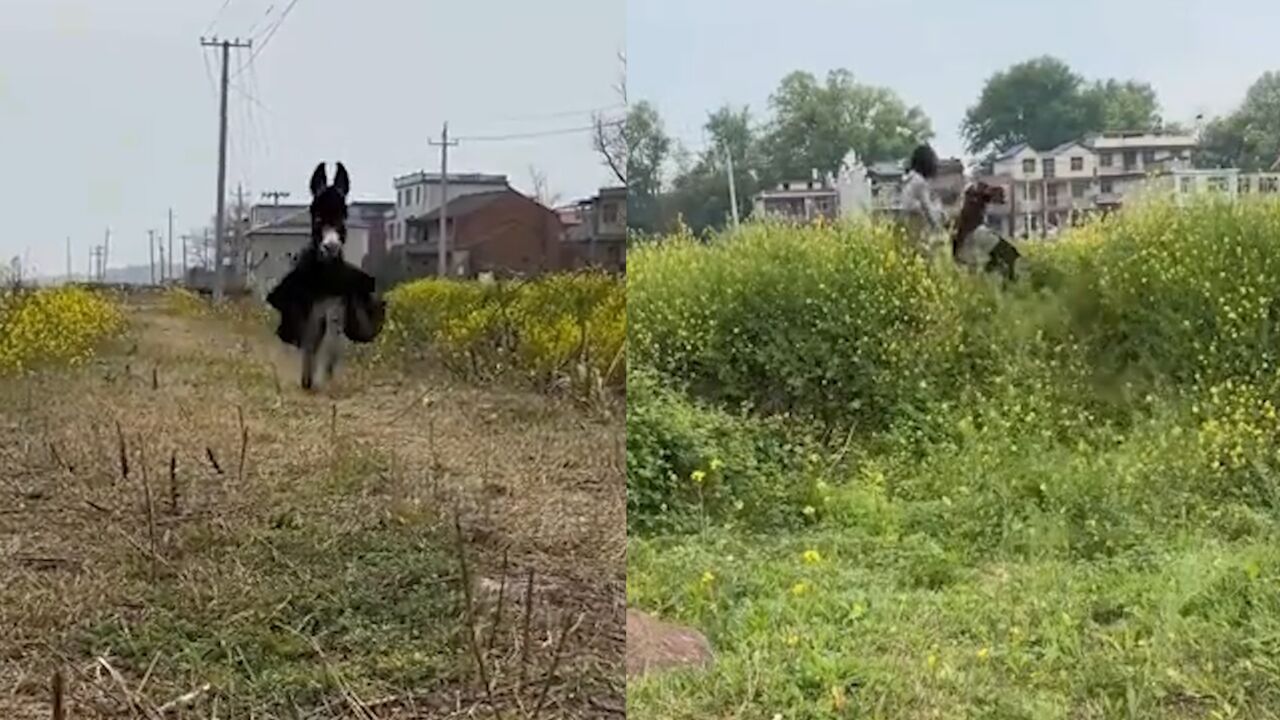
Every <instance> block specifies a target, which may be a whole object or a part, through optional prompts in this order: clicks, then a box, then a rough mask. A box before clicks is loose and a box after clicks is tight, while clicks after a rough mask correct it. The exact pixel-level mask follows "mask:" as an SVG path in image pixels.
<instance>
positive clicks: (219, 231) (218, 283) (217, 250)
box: [200, 38, 253, 302]
mask: <svg viewBox="0 0 1280 720" xmlns="http://www.w3.org/2000/svg"><path fill="white" fill-rule="evenodd" d="M200 45H201V47H220V48H222V92H221V97H220V100H219V102H218V203H217V211H216V212H217V214H216V215H214V218H213V223H214V231H213V235H214V244H213V301H214V302H220V301H221V300H222V242H223V240H224V239H225V235H224V234H223V233H224V231H225V230H226V228H225V226H224V224H223V223H224V221H225V218H224V217H223V216H224V215H225V213H226V211H227V204H226V203H227V197H226V193H227V85H228V84H229V82H230V79H231V77H230V74H229V72H228V70H229V66H230V64H231V48H233V47H235V48H247V47H250V46H252V45H253V41H252V40H249V41H245V42H241V41H240V40H222V41H219V40H218V39H217V38H212V39H209V40H206V39H205V38H200Z"/></svg>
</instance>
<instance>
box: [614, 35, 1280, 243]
mask: <svg viewBox="0 0 1280 720" xmlns="http://www.w3.org/2000/svg"><path fill="white" fill-rule="evenodd" d="M704 128H705V130H706V137H707V141H708V142H707V145H706V147H703V148H699V149H690V148H687V147H685V146H684V145H683V144H682V143H680V142H679V141H678V140H676V139H674V138H672V137H671V136H670V135H668V134H667V131H666V129H665V127H664V124H663V121H662V117H661V113H660V111H659V109H658V108H657V107H655V106H654V105H653V104H652V103H649V102H647V101H641V102H638V103H635V104H633V105H632V106H631V107H630V109H629V112H628V116H627V121H626V126H625V131H624V134H625V144H626V148H627V162H626V168H627V185H628V189H629V193H630V201H629V203H628V224H629V225H630V226H631V228H632V229H633V230H636V231H639V232H641V233H664V232H669V231H671V230H672V229H673V228H674V227H675V226H676V225H677V224H678V223H680V222H683V223H684V224H685V225H687V226H688V227H690V228H691V229H693V230H694V231H696V232H700V231H702V230H705V229H716V228H720V227H722V226H723V225H724V224H725V221H726V219H727V218H728V217H730V215H731V213H730V208H729V195H728V192H727V190H726V185H727V177H728V172H727V163H728V159H729V158H731V159H732V165H733V176H734V181H735V184H736V186H737V201H738V205H739V207H738V211H739V214H740V215H741V216H742V217H746V216H748V215H749V214H750V212H751V199H752V197H753V196H754V195H755V194H756V193H757V192H758V191H759V190H761V189H762V188H768V187H773V186H775V185H776V184H777V183H779V182H781V181H783V180H786V179H799V178H807V177H808V176H809V173H810V172H811V170H814V169H816V170H818V171H819V172H821V173H828V172H835V170H836V169H837V168H838V167H839V164H840V161H841V160H842V159H843V158H844V157H845V156H846V155H847V154H848V152H849V151H851V150H852V151H855V152H857V154H858V157H859V158H860V159H861V161H862V162H863V163H866V164H871V163H875V162H882V161H895V162H896V161H899V160H901V159H902V158H903V157H905V156H906V155H907V153H908V152H909V151H910V149H911V148H912V147H913V146H914V145H915V144H917V143H919V142H922V141H929V140H931V139H932V138H933V136H934V132H933V126H932V123H931V121H930V119H929V117H928V115H927V114H926V113H925V111H924V110H923V109H922V108H921V107H920V106H917V105H910V104H908V102H907V101H905V100H904V99H903V98H901V97H899V96H898V94H897V93H896V92H894V91H893V90H891V89H889V88H884V87H877V86H873V85H867V84H863V83H860V82H858V81H857V80H856V78H855V77H854V75H853V73H852V72H850V71H849V70H846V69H836V70H832V71H831V72H829V73H828V74H827V76H826V78H825V79H821V80H820V79H819V78H817V77H816V76H814V75H813V74H811V73H808V72H793V73H791V74H790V75H787V76H786V77H785V78H783V79H782V81H781V82H780V83H779V85H778V88H777V89H776V90H775V91H774V93H773V94H772V95H771V96H770V98H769V106H768V112H767V114H766V115H764V116H758V115H756V114H755V113H753V111H752V110H751V108H749V107H746V106H737V107H735V106H731V105H725V106H722V107H720V108H718V109H716V110H714V111H712V112H710V113H709V114H708V116H707V122H706V124H705V125H704ZM1157 129H1160V130H1165V131H1182V132H1192V131H1195V130H1196V129H1195V128H1190V127H1187V126H1185V125H1179V124H1178V123H1175V122H1171V121H1169V120H1168V119H1167V118H1165V117H1164V116H1163V115H1162V109H1161V106H1160V102H1159V99H1158V97H1157V95H1156V91H1155V89H1154V88H1153V87H1152V86H1151V85H1150V84H1149V83H1145V82H1141V81H1137V80H1118V79H1114V78H1112V79H1105V80H1093V81H1090V80H1088V79H1086V78H1084V77H1083V76H1082V75H1080V74H1078V73H1076V72H1075V71H1074V70H1072V69H1071V68H1070V67H1069V66H1068V65H1067V64H1066V63H1064V62H1062V61H1061V60H1058V59H1056V58H1053V57H1040V58H1033V59H1031V60H1028V61H1025V62H1021V63H1018V64H1016V65H1013V66H1011V67H1009V68H1007V69H1005V70H1002V71H1000V72H997V73H995V74H994V75H992V76H991V77H989V78H987V80H986V82H985V83H984V85H983V88H982V92H981V94H980V95H979V97H978V99H977V101H976V102H975V103H974V105H973V106H971V107H970V108H969V109H968V111H967V112H966V114H965V118H964V120H963V122H962V123H961V128H960V130H961V135H962V137H963V138H964V140H965V145H966V149H967V150H968V152H969V153H971V154H972V155H974V156H976V157H988V156H991V155H993V154H996V153H999V152H1001V151H1003V150H1006V149H1008V148H1010V147H1012V146H1014V145H1017V144H1018V143H1022V142H1027V143H1029V144H1031V145H1032V146H1034V147H1036V148H1038V149H1047V148H1050V147H1053V146H1055V145H1059V144H1061V143H1063V142H1066V141H1068V140H1071V139H1073V138H1077V137H1080V136H1082V135H1085V134H1087V133H1091V132H1101V131H1109V130H1157ZM1199 131H1200V132H1201V139H1202V145H1201V149H1200V152H1199V154H1198V157H1197V159H1196V162H1197V164H1198V165H1200V166H1203V167H1228V166H1229V167H1238V168H1240V169H1242V170H1245V171H1260V170H1266V169H1268V168H1270V167H1271V166H1272V165H1273V164H1274V163H1275V162H1276V161H1277V160H1280V72H1267V73H1264V74H1263V75H1262V76H1261V77H1260V78H1259V79H1258V80H1257V81H1256V82H1255V83H1254V84H1253V86H1252V87H1250V88H1249V91H1248V92H1247V93H1246V95H1245V98H1244V100H1243V101H1242V103H1241V104H1240V106H1239V107H1238V108H1236V109H1235V110H1234V111H1232V112H1231V113H1229V114H1227V115H1224V116H1221V117H1217V118H1208V119H1205V122H1204V124H1203V126H1202V127H1201V128H1199Z"/></svg>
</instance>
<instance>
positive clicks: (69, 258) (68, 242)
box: [67, 235, 71, 284]
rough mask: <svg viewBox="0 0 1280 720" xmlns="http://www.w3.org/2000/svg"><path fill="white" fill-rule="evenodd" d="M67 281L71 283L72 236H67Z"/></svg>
mask: <svg viewBox="0 0 1280 720" xmlns="http://www.w3.org/2000/svg"><path fill="white" fill-rule="evenodd" d="M67 283H68V284H70V283H71V236H70V235H68V236H67Z"/></svg>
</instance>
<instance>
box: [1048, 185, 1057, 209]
mask: <svg viewBox="0 0 1280 720" xmlns="http://www.w3.org/2000/svg"><path fill="white" fill-rule="evenodd" d="M1048 193H1049V204H1050V205H1057V204H1058V184H1057V183H1053V184H1052V185H1050V186H1049V188H1048Z"/></svg>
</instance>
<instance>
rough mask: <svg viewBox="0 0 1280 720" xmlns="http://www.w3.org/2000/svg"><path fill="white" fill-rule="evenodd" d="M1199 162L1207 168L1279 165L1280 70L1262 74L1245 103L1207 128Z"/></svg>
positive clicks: (1255, 169)
mask: <svg viewBox="0 0 1280 720" xmlns="http://www.w3.org/2000/svg"><path fill="white" fill-rule="evenodd" d="M1201 145H1202V151H1201V158H1200V162H1201V164H1202V165H1204V166H1207V167H1235V168H1240V169H1241V170H1244V171H1246V172H1259V171H1266V170H1270V169H1272V168H1274V167H1276V164H1277V163H1280V71H1269V72H1266V73H1263V74H1262V76H1261V77H1260V78H1258V80H1257V81H1256V82H1255V83H1254V84H1253V85H1252V86H1250V88H1249V91H1248V92H1247V93H1246V94H1245V98H1244V102H1243V103H1242V104H1241V105H1240V107H1239V108H1237V109H1236V110H1235V111H1234V112H1232V113H1230V114H1228V115H1226V116H1225V117H1221V118H1215V119H1214V120H1213V121H1212V122H1210V123H1209V124H1208V125H1207V126H1206V127H1205V129H1204V137H1203V140H1202V143H1201Z"/></svg>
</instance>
